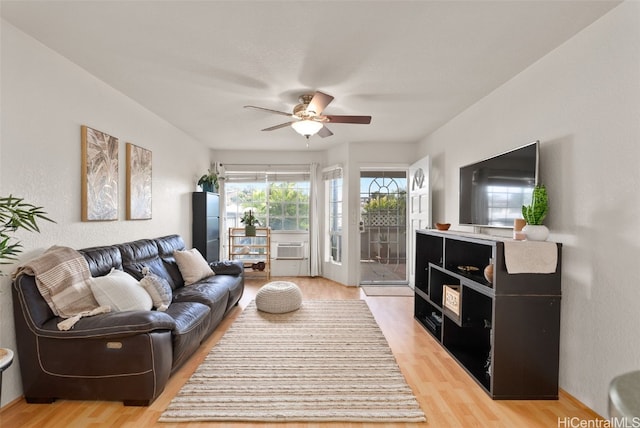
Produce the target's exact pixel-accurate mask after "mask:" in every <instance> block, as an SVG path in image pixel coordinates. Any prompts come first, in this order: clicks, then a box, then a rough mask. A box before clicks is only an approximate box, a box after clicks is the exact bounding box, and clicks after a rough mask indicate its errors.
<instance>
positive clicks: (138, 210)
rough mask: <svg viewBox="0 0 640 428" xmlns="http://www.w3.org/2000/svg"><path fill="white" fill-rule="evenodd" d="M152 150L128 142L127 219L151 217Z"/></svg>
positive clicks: (146, 218)
mask: <svg viewBox="0 0 640 428" xmlns="http://www.w3.org/2000/svg"><path fill="white" fill-rule="evenodd" d="M151 170H152V162H151V150H147V149H144V148H142V147H138V146H136V145H134V144H131V143H127V220H148V219H150V218H151V199H152V198H151Z"/></svg>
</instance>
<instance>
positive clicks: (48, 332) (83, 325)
mask: <svg viewBox="0 0 640 428" xmlns="http://www.w3.org/2000/svg"><path fill="white" fill-rule="evenodd" d="M60 321H62V318H58V317H55V318H52V319H50V320H48V321H47V322H46V323H45V324H44V325H43V326H42V328H40V329H38V331H36V332H35V333H36V334H37V335H38V336H41V337H49V338H65V339H68V338H94V339H103V338H118V337H126V336H133V335H137V334H141V333H151V332H155V331H162V330H165V331H167V330H168V331H171V330H173V329H174V328H175V326H176V324H175V321H174V320H173V318H172V317H171V316H169V315H167V314H166V313H164V312H158V311H126V312H109V313H106V314H100V315H95V316H91V317H85V318H81V319H80V320H79V321H78V322H77V323H76V324H75V325H74V326H73V328H72V329H71V330H66V331H61V330H59V329H58V326H57V324H58V323H59V322H60Z"/></svg>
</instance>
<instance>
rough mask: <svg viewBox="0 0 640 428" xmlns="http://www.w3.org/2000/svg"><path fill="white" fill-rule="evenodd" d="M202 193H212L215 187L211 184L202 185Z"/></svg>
mask: <svg viewBox="0 0 640 428" xmlns="http://www.w3.org/2000/svg"><path fill="white" fill-rule="evenodd" d="M202 191H203V192H214V191H215V186H214V185H213V183H202Z"/></svg>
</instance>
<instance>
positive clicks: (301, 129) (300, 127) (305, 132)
mask: <svg viewBox="0 0 640 428" xmlns="http://www.w3.org/2000/svg"><path fill="white" fill-rule="evenodd" d="M323 126H324V125H323V124H322V123H320V122H316V121H315V120H309V119H305V120H300V121H298V122H293V123H292V124H291V127H292V128H293V129H294V131H296V132H297V133H298V134H300V135H302V136H303V137H307V138H309V137H310V136H312V135H315V134H317V133H318V131H320V130H321V129H322V127H323Z"/></svg>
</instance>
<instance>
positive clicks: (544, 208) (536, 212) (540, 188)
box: [522, 184, 549, 241]
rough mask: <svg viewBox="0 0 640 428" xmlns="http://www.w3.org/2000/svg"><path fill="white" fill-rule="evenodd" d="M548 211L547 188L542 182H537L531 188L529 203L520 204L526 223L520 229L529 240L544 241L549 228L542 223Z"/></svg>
mask: <svg viewBox="0 0 640 428" xmlns="http://www.w3.org/2000/svg"><path fill="white" fill-rule="evenodd" d="M548 212H549V200H548V197H547V189H546V188H545V187H544V185H543V184H537V185H536V187H534V189H533V195H532V197H531V205H523V206H522V217H523V218H524V219H525V220H526V222H527V224H526V226H525V227H524V228H523V229H522V231H523V232H524V233H525V234H526V235H527V239H528V240H530V241H546V240H547V237H548V236H549V229H548V228H547V226H545V225H543V224H542V222H543V221H544V219H545V217H546V216H547V213H548Z"/></svg>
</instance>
